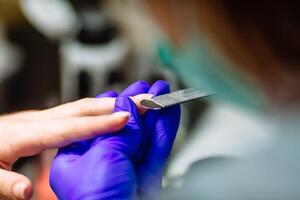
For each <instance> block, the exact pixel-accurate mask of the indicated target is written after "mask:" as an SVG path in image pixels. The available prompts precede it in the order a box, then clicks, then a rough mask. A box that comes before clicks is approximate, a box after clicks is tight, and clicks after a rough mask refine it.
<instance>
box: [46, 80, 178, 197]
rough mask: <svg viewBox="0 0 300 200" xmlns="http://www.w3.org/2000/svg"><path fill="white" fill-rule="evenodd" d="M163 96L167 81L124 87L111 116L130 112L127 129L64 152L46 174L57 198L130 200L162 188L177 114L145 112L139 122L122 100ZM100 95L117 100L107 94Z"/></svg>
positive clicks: (171, 110) (128, 102)
mask: <svg viewBox="0 0 300 200" xmlns="http://www.w3.org/2000/svg"><path fill="white" fill-rule="evenodd" d="M146 92H149V93H152V94H154V95H157V94H160V93H165V92H168V84H167V83H166V82H162V81H160V82H157V83H155V84H154V85H153V86H152V87H151V88H150V90H149V85H148V84H146V83H145V82H137V83H135V84H133V85H131V86H130V87H128V88H127V89H126V90H125V91H124V92H123V93H122V94H121V95H120V96H119V97H118V98H117V101H116V108H115V111H120V110H125V111H129V112H131V113H132V116H131V117H130V120H129V123H128V125H127V126H126V127H125V128H124V129H123V130H121V131H120V132H119V133H117V134H116V135H107V136H101V137H98V138H97V139H94V140H91V141H85V142H80V143H76V144H73V145H71V146H69V147H66V148H63V149H61V150H60V151H59V152H58V155H57V156H56V158H55V160H54V162H53V166H52V169H51V174H50V183H51V186H52V188H53V190H54V192H55V193H56V195H57V196H58V198H59V199H106V198H107V199H114V198H116V199H131V198H134V197H137V196H140V195H141V194H142V196H145V197H151V196H153V195H155V194H156V193H157V191H159V190H160V188H161V176H162V171H163V167H164V164H165V162H166V159H167V157H168V156H169V154H170V151H171V148H172V144H173V141H174V138H175V135H176V131H177V128H178V123H179V117H180V109H179V107H173V108H169V109H166V110H164V111H162V112H160V111H149V112H148V113H147V114H146V115H145V116H143V117H142V119H141V121H140V117H139V115H138V112H137V110H136V108H135V105H134V104H133V102H132V101H131V100H130V99H128V97H127V96H133V95H136V94H140V93H146ZM102 96H117V94H116V93H114V92H110V93H107V94H106V95H102Z"/></svg>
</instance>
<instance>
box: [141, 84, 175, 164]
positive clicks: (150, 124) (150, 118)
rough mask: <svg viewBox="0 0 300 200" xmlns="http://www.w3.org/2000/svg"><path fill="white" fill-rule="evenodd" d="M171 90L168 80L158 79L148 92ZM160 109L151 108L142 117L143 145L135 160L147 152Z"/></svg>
mask: <svg viewBox="0 0 300 200" xmlns="http://www.w3.org/2000/svg"><path fill="white" fill-rule="evenodd" d="M169 92H170V85H169V83H168V82H167V81H162V80H158V81H156V82H155V83H154V84H153V85H152V86H151V88H150V89H149V91H148V93H149V94H152V95H154V96H157V95H162V94H165V93H169ZM159 114H160V111H159V110H149V111H148V112H147V113H146V114H145V115H144V116H143V117H142V129H143V140H142V145H141V148H142V149H141V151H139V153H138V154H137V156H136V158H135V161H136V162H140V161H141V160H142V159H143V157H144V154H145V150H146V149H147V146H148V144H149V143H151V142H150V139H151V136H152V135H153V134H152V133H153V132H154V131H155V130H154V127H155V124H156V121H157V120H158V117H159Z"/></svg>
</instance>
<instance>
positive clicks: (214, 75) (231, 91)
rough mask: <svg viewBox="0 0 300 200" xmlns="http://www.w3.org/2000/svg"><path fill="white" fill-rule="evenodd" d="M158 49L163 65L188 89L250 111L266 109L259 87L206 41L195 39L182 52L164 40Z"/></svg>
mask: <svg viewBox="0 0 300 200" xmlns="http://www.w3.org/2000/svg"><path fill="white" fill-rule="evenodd" d="M157 50H158V56H159V58H160V60H161V61H162V63H163V66H166V67H168V68H170V69H172V70H173V71H174V72H175V73H176V75H177V76H178V77H179V78H180V79H181V81H182V82H183V83H184V84H185V85H186V86H188V87H193V88H197V89H199V90H204V91H207V92H209V93H214V94H215V97H217V98H219V99H223V100H227V101H230V102H233V103H236V104H239V105H241V106H244V107H245V106H246V107H248V108H250V109H255V110H262V109H264V108H265V106H264V105H265V103H264V98H263V95H262V94H261V93H260V90H259V88H258V87H256V86H255V85H254V84H253V83H250V82H249V81H247V80H246V79H244V78H243V76H242V75H241V74H240V73H239V72H238V71H237V70H234V69H233V67H232V66H231V65H230V64H228V62H226V61H224V60H221V59H220V58H218V57H217V56H215V55H214V54H213V53H212V51H211V50H210V49H209V48H208V47H207V45H206V44H205V43H204V42H203V41H201V40H199V39H197V40H192V41H191V42H188V43H186V45H184V47H183V48H181V49H180V50H179V49H175V48H173V47H172V45H171V44H170V43H169V42H168V41H166V40H162V41H160V42H159V43H158V49H157Z"/></svg>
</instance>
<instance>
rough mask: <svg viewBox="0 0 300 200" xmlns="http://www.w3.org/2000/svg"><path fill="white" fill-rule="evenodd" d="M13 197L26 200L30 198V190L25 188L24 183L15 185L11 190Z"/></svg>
mask: <svg viewBox="0 0 300 200" xmlns="http://www.w3.org/2000/svg"><path fill="white" fill-rule="evenodd" d="M13 192H14V195H15V196H16V197H17V198H20V199H28V198H30V194H31V191H30V188H28V187H27V184H26V183H22V182H19V183H16V184H15V185H14V188H13Z"/></svg>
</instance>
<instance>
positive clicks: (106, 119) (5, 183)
mask: <svg viewBox="0 0 300 200" xmlns="http://www.w3.org/2000/svg"><path fill="white" fill-rule="evenodd" d="M148 97H150V96H149V95H148V94H142V95H138V96H135V97H132V99H133V101H134V102H135V103H136V105H137V107H138V108H140V105H139V102H140V100H141V99H144V98H148ZM114 103H115V98H100V99H96V98H86V99H81V100H78V101H75V102H71V103H67V104H63V105H60V106H57V107H54V108H50V109H46V110H41V111H37V110H32V111H23V112H18V113H14V114H8V115H4V116H0V138H1V140H0V199H2V198H4V199H12V200H19V199H29V198H30V197H31V196H32V193H33V188H32V183H31V182H30V180H29V179H28V178H27V177H25V176H24V175H22V174H18V173H15V172H12V171H11V168H12V165H13V164H14V162H15V161H16V160H18V159H19V158H21V157H24V156H31V155H35V154H38V153H40V152H41V151H43V150H45V149H52V148H59V147H62V146H65V145H68V144H71V143H72V142H76V141H80V140H85V139H91V138H93V137H96V136H99V135H101V134H105V133H112V132H115V131H118V130H120V129H122V128H123V127H124V126H125V125H126V123H127V121H128V118H129V115H130V114H129V113H128V112H117V113H114V114H112V111H113V109H114ZM139 110H140V112H141V113H143V112H145V110H142V109H139Z"/></svg>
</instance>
